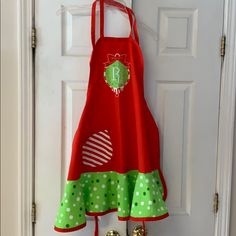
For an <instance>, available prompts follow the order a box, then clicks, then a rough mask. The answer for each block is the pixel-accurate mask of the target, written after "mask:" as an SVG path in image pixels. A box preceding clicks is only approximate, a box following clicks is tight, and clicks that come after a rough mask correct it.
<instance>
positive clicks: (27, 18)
mask: <svg viewBox="0 0 236 236" xmlns="http://www.w3.org/2000/svg"><path fill="white" fill-rule="evenodd" d="M33 1H34V0H18V55H19V58H18V60H19V75H18V80H19V98H18V101H19V103H18V106H19V136H18V140H19V166H18V186H19V192H18V196H19V198H18V204H19V211H18V219H19V222H18V224H19V230H18V235H19V236H32V235H33V227H32V223H31V206H32V200H33V185H34V177H33V165H34V164H33V160H34V158H33V155H34V154H33V143H34V142H33V140H34V133H33V130H34V129H33V124H34V121H33V119H34V116H33V109H34V95H33V90H34V85H33V70H32V69H33V60H32V59H33V54H32V48H31V29H32V19H33Z"/></svg>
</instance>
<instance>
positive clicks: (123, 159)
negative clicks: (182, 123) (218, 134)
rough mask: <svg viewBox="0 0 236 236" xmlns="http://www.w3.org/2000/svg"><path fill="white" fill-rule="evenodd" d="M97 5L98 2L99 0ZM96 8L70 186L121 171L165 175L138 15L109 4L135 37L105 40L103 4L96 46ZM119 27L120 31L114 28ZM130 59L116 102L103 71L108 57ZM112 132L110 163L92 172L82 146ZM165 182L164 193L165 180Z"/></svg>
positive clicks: (120, 6)
mask: <svg viewBox="0 0 236 236" xmlns="http://www.w3.org/2000/svg"><path fill="white" fill-rule="evenodd" d="M97 1H98V0H97ZM97 1H95V2H94V4H93V7H92V27H91V33H92V35H91V37H92V44H93V52H92V55H91V60H90V78H89V84H88V91H87V99H86V104H85V107H84V110H83V113H82V116H81V119H80V123H79V126H78V129H77V131H76V133H75V135H74V140H73V147H72V157H71V163H70V169H69V174H68V180H77V179H78V178H79V177H80V174H81V173H84V172H105V171H116V172H118V173H126V172H128V171H130V170H138V171H139V172H142V173H147V172H151V171H153V170H160V144H159V130H158V127H157V125H156V123H155V121H154V119H153V116H152V114H151V112H150V110H149V108H148V105H147V103H146V101H145V98H144V86H143V75H144V63H143V56H142V52H141V48H140V46H139V39H138V33H137V26H136V20H135V16H134V14H133V11H132V10H131V9H130V8H128V7H125V6H123V5H122V4H120V3H117V2H115V1H112V0H105V3H106V4H109V5H112V6H114V7H117V8H118V9H120V10H122V11H123V12H126V13H127V14H128V15H129V19H130V24H131V33H130V35H129V36H128V37H125V38H117V37H108V36H104V21H105V19H104V0H100V1H99V2H100V19H101V23H102V24H101V27H100V37H99V39H98V40H97V41H96V42H95V18H96V17H95V12H96V3H97ZM114 27H115V26H114ZM116 54H120V55H126V56H125V57H126V61H127V62H128V64H129V69H130V79H129V82H128V83H127V85H125V87H124V90H123V91H122V92H121V93H120V94H119V96H116V95H115V93H114V92H113V91H112V90H111V88H110V87H109V86H108V85H107V84H106V83H105V79H104V70H105V64H106V62H107V60H108V57H109V56H111V55H113V56H114V55H116ZM103 130H108V131H109V134H110V137H111V141H112V145H113V156H112V159H111V161H109V162H108V163H107V164H104V165H102V166H98V167H96V168H92V167H89V166H86V165H83V163H82V160H81V158H82V146H83V145H84V143H85V141H86V140H87V139H88V137H90V136H91V135H93V134H94V133H96V132H99V131H103ZM161 178H162V182H163V186H164V189H165V197H166V186H165V183H164V178H163V176H162V177H161Z"/></svg>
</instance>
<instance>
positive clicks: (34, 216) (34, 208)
mask: <svg viewBox="0 0 236 236" xmlns="http://www.w3.org/2000/svg"><path fill="white" fill-rule="evenodd" d="M31 221H32V223H33V224H35V223H36V203H35V202H33V203H32V209H31Z"/></svg>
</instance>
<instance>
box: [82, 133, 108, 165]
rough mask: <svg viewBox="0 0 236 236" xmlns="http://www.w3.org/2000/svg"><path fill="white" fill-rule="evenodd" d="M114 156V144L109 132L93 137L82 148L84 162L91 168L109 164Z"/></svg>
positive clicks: (96, 134)
mask: <svg viewBox="0 0 236 236" xmlns="http://www.w3.org/2000/svg"><path fill="white" fill-rule="evenodd" d="M112 155H113V149H112V142H111V138H110V135H109V132H108V130H104V131H100V132H98V133H94V134H93V135H91V136H90V137H89V138H88V139H87V141H86V142H85V144H84V145H83V146H82V162H83V164H84V165H86V166H89V167H93V168H95V167H97V166H102V165H104V164H106V163H108V162H109V161H110V160H111V158H112Z"/></svg>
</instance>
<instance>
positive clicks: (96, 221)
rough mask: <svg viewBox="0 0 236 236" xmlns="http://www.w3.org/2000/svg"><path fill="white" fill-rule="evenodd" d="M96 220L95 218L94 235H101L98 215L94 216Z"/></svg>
mask: <svg viewBox="0 0 236 236" xmlns="http://www.w3.org/2000/svg"><path fill="white" fill-rule="evenodd" d="M94 220H95V231H94V236H99V235H98V233H99V232H98V216H94Z"/></svg>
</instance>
